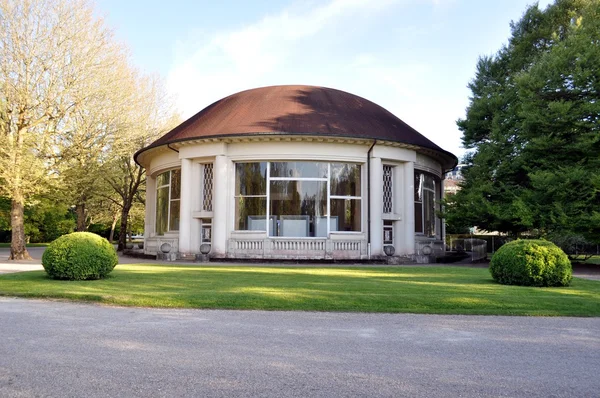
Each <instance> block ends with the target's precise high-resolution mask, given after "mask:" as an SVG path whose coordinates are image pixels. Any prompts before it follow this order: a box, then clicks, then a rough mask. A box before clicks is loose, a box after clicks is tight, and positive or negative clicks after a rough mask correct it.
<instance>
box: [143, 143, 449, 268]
mask: <svg viewBox="0 0 600 398" xmlns="http://www.w3.org/2000/svg"><path fill="white" fill-rule="evenodd" d="M254 140H256V139H249V140H247V141H246V142H230V143H224V142H213V143H195V144H191V143H185V144H180V145H179V146H178V150H179V153H177V152H175V151H173V150H170V149H168V150H163V151H157V152H156V153H155V154H153V156H152V158H151V159H150V160H149V168H148V175H149V177H148V192H147V205H146V233H147V234H149V232H151V231H154V217H155V195H156V191H155V185H154V181H155V180H154V178H155V176H156V175H157V174H158V173H160V172H162V171H164V170H167V169H170V168H173V167H180V165H181V164H182V162H183V163H184V164H185V165H186V167H183V169H182V182H185V184H191V188H190V187H188V188H183V187H182V206H181V208H182V215H181V219H182V220H183V219H184V217H187V218H188V219H189V218H190V216H189V213H190V212H191V213H192V220H191V221H190V222H188V223H186V222H182V227H183V229H184V230H183V229H182V231H180V235H182V234H183V235H182V236H180V238H181V239H183V240H182V241H181V242H180V246H181V249H182V250H183V251H185V252H186V254H193V253H196V252H198V249H199V244H200V241H201V227H200V225H201V224H200V217H206V216H207V215H206V214H203V215H200V214H199V211H200V210H201V205H202V198H201V197H200V193H201V189H200V188H199V186H200V185H201V184H202V175H201V172H200V170H201V169H200V163H206V162H211V163H212V162H214V184H213V210H214V211H213V213H212V214H210V215H209V216H213V251H212V252H211V254H212V255H215V256H218V257H224V256H225V255H226V251H227V247H228V245H227V241H228V240H229V239H231V238H232V237H236V238H243V237H249V234H248V231H234V215H233V209H234V198H233V192H234V178H233V176H234V167H233V163H234V162H237V161H272V160H315V161H329V162H332V161H333V162H335V161H339V162H356V163H360V164H361V165H362V169H363V173H362V176H363V180H362V197H363V200H362V210H363V211H362V217H363V219H362V226H363V231H362V234H358V237H359V238H360V239H363V240H365V241H366V237H367V233H368V228H369V225H367V220H368V214H367V212H368V209H367V202H368V201H367V166H366V161H367V151H368V149H369V147H370V145H371V144H372V141H363V142H362V143H342V142H327V140H317V139H309V140H310V141H308V142H297V141H295V139H292V138H290V139H289V140H288V139H285V138H284V139H281V140H279V141H269V140H268V141H258V140H256V141H254ZM372 158H373V161H372V164H371V166H372V167H371V226H370V227H371V228H372V229H371V242H372V249H373V250H372V254H373V255H382V229H383V221H382V218H383V214H382V206H381V205H382V168H381V165H382V164H391V165H393V166H394V181H393V184H394V193H393V195H394V201H395V203H394V212H395V213H397V214H396V221H397V222H396V221H395V224H394V226H395V230H394V235H395V241H394V246H395V247H396V253H397V254H401V255H412V254H414V248H415V235H414V198H413V189H414V186H413V185H414V176H413V172H414V168H419V169H423V170H427V171H430V172H433V173H435V174H437V175H440V176H441V171H442V169H441V165H440V164H439V163H438V162H437V161H435V160H434V159H432V158H429V157H427V156H424V155H421V154H417V153H416V152H415V151H413V150H409V149H405V148H398V147H392V146H385V145H382V144H378V145H376V146H375V147H373V150H372ZM185 174H187V175H185ZM183 195H185V196H186V198H183ZM183 212H185V214H183ZM253 234H254V235H256V233H255V232H253ZM254 235H252V236H254ZM338 235H342V234H336V239H338V238H339V236H338ZM255 238H256V237H255ZM264 238H267V237H266V235H265V236H264ZM356 238H357V235H356V234H354V238H353V239H356Z"/></svg>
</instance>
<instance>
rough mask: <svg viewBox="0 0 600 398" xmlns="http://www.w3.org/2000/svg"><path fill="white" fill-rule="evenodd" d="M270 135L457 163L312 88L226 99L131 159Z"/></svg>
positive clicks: (387, 122)
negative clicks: (217, 140)
mask: <svg viewBox="0 0 600 398" xmlns="http://www.w3.org/2000/svg"><path fill="white" fill-rule="evenodd" d="M269 134H271V135H274V134H277V135H281V134H286V135H313V136H314V135H321V136H336V137H348V138H366V139H376V140H386V141H395V142H401V143H405V144H410V145H416V146H419V147H422V148H426V149H431V150H433V151H435V152H439V154H440V155H442V156H441V157H442V158H443V159H444V161H443V162H442V163H443V164H444V167H445V168H452V167H454V166H455V163H456V161H457V160H456V156H454V155H453V154H451V153H450V152H447V151H444V150H443V149H442V148H440V147H439V146H437V145H436V144H434V143H433V142H431V141H430V140H428V139H427V138H425V137H424V136H423V135H421V134H420V133H419V132H417V131H416V130H415V129H413V128H412V127H410V126H409V125H407V124H406V123H404V122H403V121H402V120H400V119H398V118H397V117H396V116H394V115H393V114H392V113H391V112H388V111H387V110H385V109H384V108H382V107H381V106H379V105H377V104H375V103H373V102H371V101H369V100H366V99H364V98H361V97H359V96H356V95H353V94H349V93H346V92H344V91H340V90H335V89H332V88H326V87H313V86H272V87H262V88H256V89H252V90H246V91H242V92H239V93H236V94H233V95H230V96H228V97H225V98H223V99H221V100H219V101H217V102H215V103H213V104H212V105H209V106H208V107H206V108H204V109H203V110H201V111H200V112H198V113H197V114H195V115H194V116H192V117H191V118H189V119H188V120H186V121H185V122H183V123H182V124H180V125H179V126H177V127H175V128H174V129H173V130H171V131H170V132H168V133H167V134H165V135H164V136H162V137H161V138H159V139H158V140H156V141H155V142H153V143H152V144H151V145H149V146H147V147H146V148H143V149H142V150H140V151H138V152H137V153H136V154H135V158H136V159H137V157H138V156H139V155H140V154H141V153H142V152H144V151H146V150H148V149H150V148H154V147H157V146H161V145H166V144H172V143H175V142H180V141H186V140H192V139H198V138H207V137H229V136H241V135H269ZM452 163H454V164H452Z"/></svg>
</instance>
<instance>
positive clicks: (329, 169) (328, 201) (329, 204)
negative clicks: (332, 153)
mask: <svg viewBox="0 0 600 398" xmlns="http://www.w3.org/2000/svg"><path fill="white" fill-rule="evenodd" d="M330 207H331V163H327V219H326V220H325V222H326V223H327V238H329V234H330V233H331V224H330V221H329V219H330V217H331V209H330Z"/></svg>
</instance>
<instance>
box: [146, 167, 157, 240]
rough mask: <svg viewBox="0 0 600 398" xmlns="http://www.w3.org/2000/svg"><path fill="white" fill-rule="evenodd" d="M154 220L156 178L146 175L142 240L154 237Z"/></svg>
mask: <svg viewBox="0 0 600 398" xmlns="http://www.w3.org/2000/svg"><path fill="white" fill-rule="evenodd" d="M155 219H156V178H154V177H151V176H149V175H146V212H145V213H144V239H147V238H150V237H152V236H154V231H155V227H154V226H155V223H156V220H155ZM144 248H147V245H144ZM144 250H145V249H144Z"/></svg>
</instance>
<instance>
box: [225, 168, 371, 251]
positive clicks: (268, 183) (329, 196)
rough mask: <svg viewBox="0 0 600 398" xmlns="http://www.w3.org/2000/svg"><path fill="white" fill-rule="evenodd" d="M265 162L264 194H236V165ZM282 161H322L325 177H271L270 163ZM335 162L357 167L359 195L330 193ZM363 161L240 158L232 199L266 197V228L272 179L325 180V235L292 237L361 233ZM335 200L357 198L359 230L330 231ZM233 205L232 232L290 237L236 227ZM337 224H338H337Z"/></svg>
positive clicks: (237, 215)
mask: <svg viewBox="0 0 600 398" xmlns="http://www.w3.org/2000/svg"><path fill="white" fill-rule="evenodd" d="M263 162H264V163H266V176H265V177H264V178H265V187H266V189H265V191H266V192H265V195H238V194H236V193H235V192H236V190H237V188H236V186H235V184H236V183H237V165H238V164H241V163H263ZM282 162H315V163H324V164H326V165H327V175H326V176H325V177H297V176H289V177H271V164H272V163H282ZM335 163H339V164H348V165H355V166H358V167H359V175H360V177H359V178H360V196H357V195H332V194H331V165H332V164H335ZM362 166H363V163H361V162H343V161H321V160H310V159H309V160H306V159H294V160H280V159H277V160H252V161H247V160H240V161H236V162H234V167H233V170H234V176H233V179H234V195H233V198H234V201H235V200H237V199H239V198H240V197H258V198H265V199H266V208H265V225H266V226H267V229H268V228H269V227H268V226H269V220H270V218H271V217H273V215H272V214H271V182H272V181H317V182H325V183H326V186H327V199H326V212H327V214H326V217H327V222H326V224H327V235H326V236H325V237H323V236H321V237H317V236H309V237H300V236H299V237H292V238H294V239H323V238H328V237H329V236H330V234H331V233H332V232H334V233H342V234H349V235H351V234H362V233H364V228H365V223H364V220H363V216H364V215H363V210H364V209H363V208H362V207H363V201H362V199H363V198H362V196H363V189H364V188H363V185H364V184H363V173H364V167H362ZM332 199H333V200H336V199H342V200H357V201H358V206H359V209H360V230H359V231H339V230H338V231H331V200H332ZM235 206H237V205H236V204H235V203H234V211H233V223H234V228H233V232H241V233H246V232H249V231H252V232H266V233H267V236H268V237H269V238H275V239H277V238H290V237H284V236H277V235H271V234H270V231H263V230H256V231H254V230H248V229H238V228H237V227H238V224H239V220H238V217H239V214H238V213H237V212H236V209H235ZM338 225H339V224H338Z"/></svg>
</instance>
